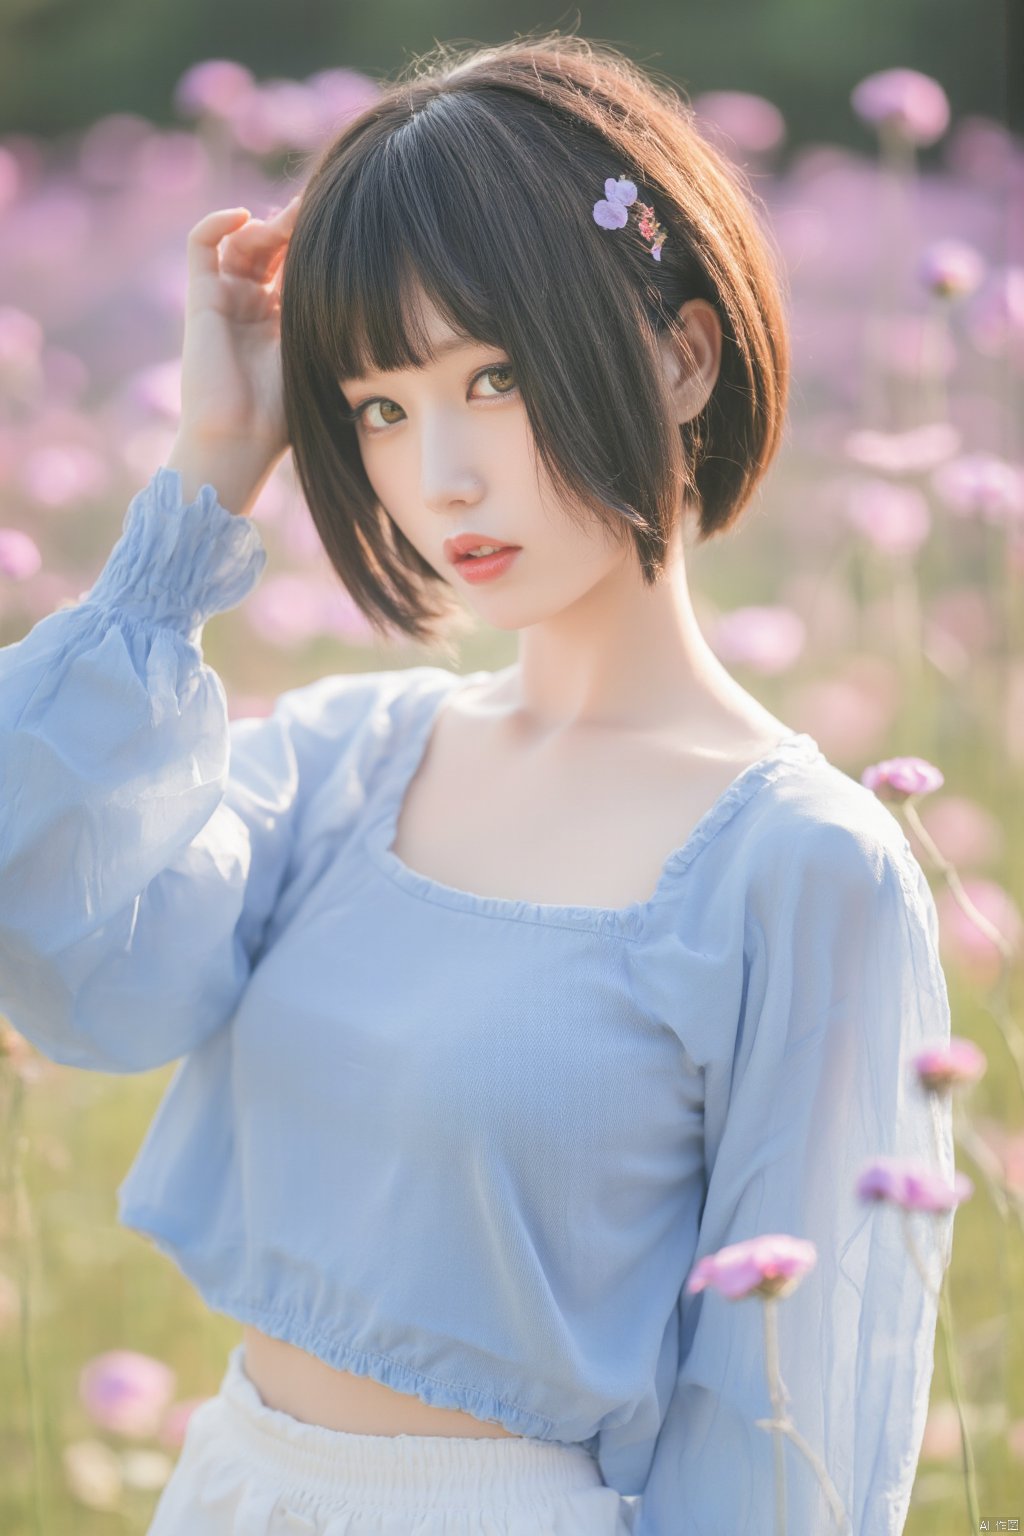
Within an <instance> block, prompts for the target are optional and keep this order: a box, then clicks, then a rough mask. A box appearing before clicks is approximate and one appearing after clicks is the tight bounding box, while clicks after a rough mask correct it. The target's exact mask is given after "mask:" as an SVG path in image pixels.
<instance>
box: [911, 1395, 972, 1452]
mask: <svg viewBox="0 0 1024 1536" xmlns="http://www.w3.org/2000/svg"><path fill="white" fill-rule="evenodd" d="M961 1440H962V1437H961V1434H960V1414H959V1412H958V1411H957V1406H956V1404H955V1403H954V1402H951V1401H950V1399H949V1398H948V1397H945V1398H942V1399H941V1400H940V1401H939V1402H937V1403H932V1404H931V1405H930V1407H929V1409H928V1418H927V1420H926V1422H925V1426H924V1439H923V1440H922V1441H921V1459H922V1461H958V1460H959V1458H960V1454H961Z"/></svg>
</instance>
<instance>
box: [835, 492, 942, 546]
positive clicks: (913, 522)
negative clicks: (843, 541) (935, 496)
mask: <svg viewBox="0 0 1024 1536" xmlns="http://www.w3.org/2000/svg"><path fill="white" fill-rule="evenodd" d="M844 510H845V513H846V517H847V520H848V521H849V522H850V523H851V524H852V526H853V527H854V528H856V529H858V530H859V532H861V533H862V534H864V536H865V538H867V539H870V541H871V543H872V544H874V545H875V547H876V549H881V550H884V551H885V552H886V553H887V554H894V555H901V554H912V553H913V552H914V551H915V550H917V549H920V547H921V545H922V544H923V543H924V541H925V539H926V538H927V537H928V534H929V532H930V530H931V524H932V516H931V511H930V510H929V507H928V502H927V500H926V498H925V497H924V495H923V494H922V492H921V491H919V490H917V488H916V487H915V486H906V485H893V483H892V481H891V480H881V479H874V480H872V479H864V480H861V481H858V482H855V483H854V484H853V485H852V486H850V488H849V489H848V491H847V496H846V504H845V509H844Z"/></svg>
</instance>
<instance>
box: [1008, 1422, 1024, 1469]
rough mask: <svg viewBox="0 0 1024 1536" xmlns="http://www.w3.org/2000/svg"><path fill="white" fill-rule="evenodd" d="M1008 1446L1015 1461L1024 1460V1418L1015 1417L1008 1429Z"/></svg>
mask: <svg viewBox="0 0 1024 1536" xmlns="http://www.w3.org/2000/svg"><path fill="white" fill-rule="evenodd" d="M1006 1446H1007V1449H1008V1451H1009V1452H1010V1455H1011V1456H1012V1457H1013V1459H1014V1461H1024V1419H1014V1421H1013V1423H1012V1424H1011V1425H1010V1427H1009V1429H1008V1430H1007V1431H1006Z"/></svg>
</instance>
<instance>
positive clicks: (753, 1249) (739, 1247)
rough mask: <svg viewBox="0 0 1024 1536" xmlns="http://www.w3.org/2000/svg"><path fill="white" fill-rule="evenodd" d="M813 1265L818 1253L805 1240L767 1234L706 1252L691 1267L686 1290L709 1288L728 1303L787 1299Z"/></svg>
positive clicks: (773, 1233)
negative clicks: (752, 1298)
mask: <svg viewBox="0 0 1024 1536" xmlns="http://www.w3.org/2000/svg"><path fill="white" fill-rule="evenodd" d="M817 1262H818V1250H817V1249H816V1248H815V1246H814V1244H813V1243H811V1242H808V1241H807V1240H806V1239H805V1238H802V1237H790V1236H789V1235H788V1234H787V1233H784V1232H767V1233H765V1234H764V1235H763V1236H761V1237H749V1238H745V1239H744V1240H743V1241H742V1242H739V1243H729V1244H728V1245H727V1246H726V1247H725V1248H719V1250H718V1252H717V1253H709V1254H708V1255H707V1257H706V1258H703V1259H701V1260H700V1261H699V1263H697V1264H696V1265H694V1268H693V1271H692V1272H691V1274H690V1277H689V1279H688V1280H687V1282H686V1289H687V1291H688V1292H690V1294H691V1295H692V1294H693V1293H694V1292H695V1291H702V1290H704V1288H705V1287H706V1286H711V1288H712V1289H713V1290H716V1291H718V1292H719V1294H720V1295H722V1296H725V1297H727V1298H728V1299H729V1300H730V1301H739V1300H741V1299H742V1298H743V1297H745V1296H753V1295H757V1296H788V1295H789V1293H790V1292H791V1291H794V1290H796V1287H797V1286H798V1285H799V1284H800V1281H801V1280H802V1279H803V1277H804V1275H805V1274H806V1273H807V1271H808V1270H809V1269H813V1267H814V1265H815V1264H816V1263H817Z"/></svg>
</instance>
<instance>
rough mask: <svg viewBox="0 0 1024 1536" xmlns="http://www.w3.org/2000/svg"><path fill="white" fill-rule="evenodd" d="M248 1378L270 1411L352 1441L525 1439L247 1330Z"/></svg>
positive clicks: (492, 1423)
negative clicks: (408, 1437)
mask: <svg viewBox="0 0 1024 1536" xmlns="http://www.w3.org/2000/svg"><path fill="white" fill-rule="evenodd" d="M242 1331H243V1338H244V1342H245V1373H246V1375H247V1376H248V1377H249V1380H250V1381H251V1382H252V1384H253V1386H254V1387H255V1388H256V1390H257V1392H258V1393H259V1395H260V1397H261V1398H262V1400H263V1402H264V1403H265V1404H266V1406H267V1407H268V1408H277V1409H279V1410H280V1411H281V1412H282V1413H288V1414H290V1415H291V1416H292V1418H293V1419H300V1420H301V1421H302V1422H303V1423H304V1424H318V1425H320V1426H321V1427H322V1428H324V1429H340V1430H344V1431H346V1432H347V1433H349V1434H354V1435H459V1436H471V1435H472V1436H479V1437H480V1438H484V1439H487V1438H492V1439H493V1438H498V1437H499V1436H501V1437H504V1438H506V1439H510V1440H518V1439H521V1438H522V1437H521V1436H520V1435H514V1434H513V1433H512V1431H511V1430H508V1429H505V1428H504V1426H503V1425H501V1424H498V1423H496V1422H495V1421H494V1420H491V1419H477V1418H474V1417H473V1415H472V1414H470V1413H464V1412H462V1410H461V1409H459V1408H436V1407H434V1406H433V1405H432V1404H430V1403H425V1402H423V1400H422V1398H419V1397H416V1396H415V1395H414V1394H412V1393H408V1392H397V1391H396V1390H395V1389H394V1388H393V1387H388V1386H385V1385H384V1383H383V1382H380V1381H374V1380H373V1378H372V1377H370V1376H357V1375H355V1374H354V1373H353V1372H352V1371H339V1370H336V1369H335V1367H334V1366H333V1365H328V1364H327V1362H326V1361H325V1360H320V1359H319V1358H318V1357H317V1356H316V1355H311V1354H309V1353H308V1352H307V1351H306V1350H304V1349H299V1348H298V1346H297V1345H295V1344H289V1343H287V1342H286V1341H285V1340H284V1339H274V1338H271V1337H270V1335H269V1334H266V1333H262V1332H261V1331H260V1330H259V1329H258V1328H253V1327H251V1326H249V1325H246V1326H245V1327H244V1328H243V1330H242Z"/></svg>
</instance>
